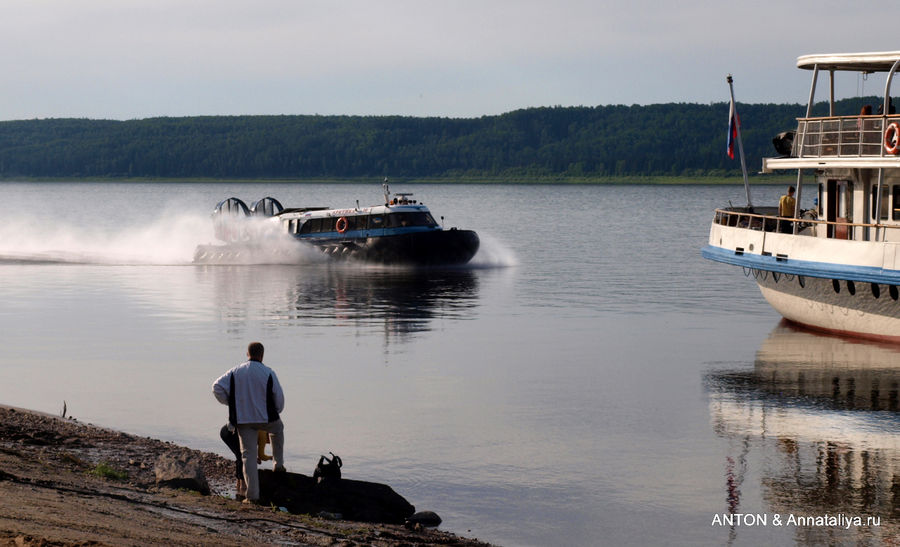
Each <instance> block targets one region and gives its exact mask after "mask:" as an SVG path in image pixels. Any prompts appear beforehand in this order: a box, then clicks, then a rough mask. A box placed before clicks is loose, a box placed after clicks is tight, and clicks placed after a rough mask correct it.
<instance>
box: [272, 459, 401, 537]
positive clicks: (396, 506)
mask: <svg viewBox="0 0 900 547" xmlns="http://www.w3.org/2000/svg"><path fill="white" fill-rule="evenodd" d="M259 497H260V501H261V502H262V503H263V504H265V505H269V504H270V503H271V504H274V505H275V506H277V507H285V508H287V510H288V511H290V512H291V513H295V514H299V513H304V514H310V515H318V514H320V513H323V512H324V513H326V514H331V515H337V514H339V515H341V516H342V518H344V519H346V520H355V521H361V522H379V523H385V524H403V523H404V522H405V521H406V519H408V518H409V517H411V516H412V515H413V513H415V511H416V509H415V507H413V506H412V505H411V504H410V503H409V502H408V501H406V499H405V498H404V497H403V496H401V495H400V494H398V493H397V492H395V491H394V490H393V489H392V488H391V487H390V486H388V485H386V484H379V483H375V482H365V481H356V480H349V479H338V480H329V481H325V482H322V483H317V481H316V479H314V478H312V477H308V476H306V475H301V474H299V473H286V472H277V473H276V472H274V471H270V470H268V469H264V470H260V472H259Z"/></svg>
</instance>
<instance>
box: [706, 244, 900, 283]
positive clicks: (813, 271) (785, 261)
mask: <svg viewBox="0 0 900 547" xmlns="http://www.w3.org/2000/svg"><path fill="white" fill-rule="evenodd" d="M701 254H702V255H703V258H708V259H709V260H714V261H716V262H723V263H725V264H733V265H735V266H743V267H745V268H755V269H757V270H765V271H769V272H779V273H786V274H793V275H803V276H806V277H820V278H823V279H844V280H847V281H863V282H868V283H879V284H887V285H898V284H900V271H898V270H885V269H884V268H875V267H872V266H848V265H846V264H834V263H830V262H812V261H807V260H796V259H793V258H790V257H788V258H777V257H775V256H762V255H758V254H750V253H744V254H736V253H735V252H734V251H730V250H727V249H722V248H721V247H714V246H712V245H707V246H706V247H705V248H704V249H703V250H702V251H701Z"/></svg>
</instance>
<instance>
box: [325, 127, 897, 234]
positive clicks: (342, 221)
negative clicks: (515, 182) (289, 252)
mask: <svg viewBox="0 0 900 547" xmlns="http://www.w3.org/2000/svg"><path fill="white" fill-rule="evenodd" d="M894 125H897V124H894ZM334 229H335V230H337V232H338V233H339V234H343V233H344V232H346V231H347V217H341V218H339V219H337V222H335V223H334Z"/></svg>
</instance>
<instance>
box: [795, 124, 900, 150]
mask: <svg viewBox="0 0 900 547" xmlns="http://www.w3.org/2000/svg"><path fill="white" fill-rule="evenodd" d="M892 122H897V123H898V125H900V116H880V115H877V116H829V117H825V118H798V119H797V133H796V135H795V136H794V144H793V149H792V151H791V155H792V156H794V157H797V158H808V157H883V156H889V157H891V156H892V154H889V153H887V152H886V151H885V147H884V140H885V139H884V133H885V128H887V127H888V126H889V125H890V124H891V123H892Z"/></svg>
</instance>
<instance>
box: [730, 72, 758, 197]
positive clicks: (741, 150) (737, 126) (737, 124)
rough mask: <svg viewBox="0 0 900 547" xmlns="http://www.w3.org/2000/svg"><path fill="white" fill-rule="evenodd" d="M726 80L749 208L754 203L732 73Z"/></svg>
mask: <svg viewBox="0 0 900 547" xmlns="http://www.w3.org/2000/svg"><path fill="white" fill-rule="evenodd" d="M726 80H727V82H728V90H729V91H730V92H731V108H732V114H733V115H734V118H735V120H734V127H735V129H736V131H737V142H738V152H739V153H740V156H741V172H742V173H743V174H744V191H745V192H746V193H747V208H748V209H753V204H752V203H751V202H750V181H749V180H748V179H747V163H746V162H745V161H744V143H743V142H742V141H741V122H740V117H739V116H738V113H737V105H736V104H735V102H734V83H733V82H734V80H733V79H732V77H731V74H729V75H728V78H726Z"/></svg>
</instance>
